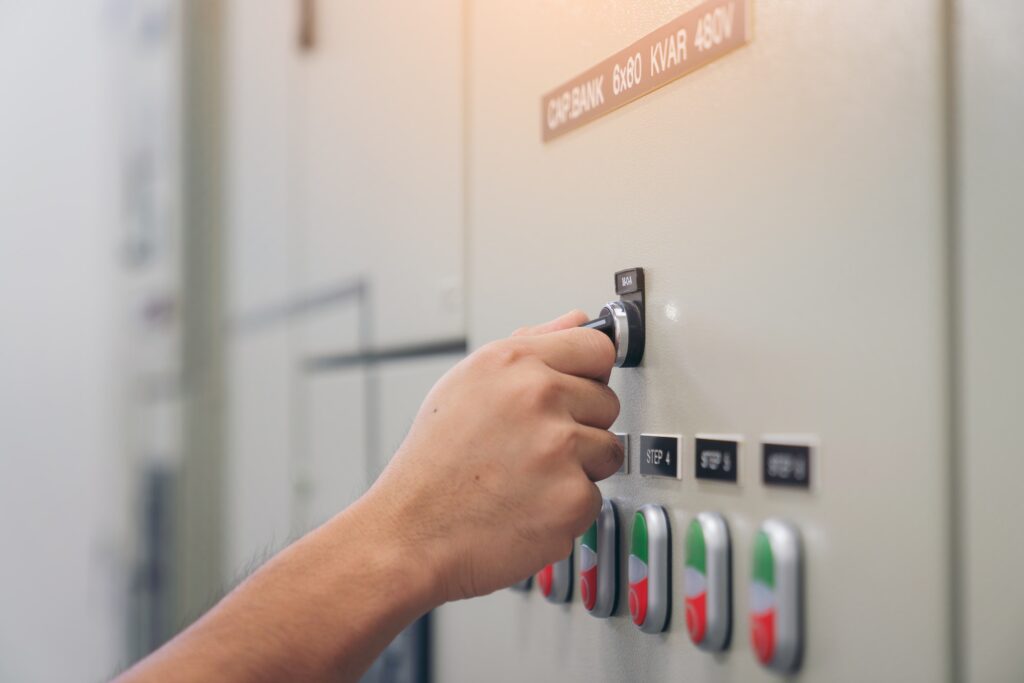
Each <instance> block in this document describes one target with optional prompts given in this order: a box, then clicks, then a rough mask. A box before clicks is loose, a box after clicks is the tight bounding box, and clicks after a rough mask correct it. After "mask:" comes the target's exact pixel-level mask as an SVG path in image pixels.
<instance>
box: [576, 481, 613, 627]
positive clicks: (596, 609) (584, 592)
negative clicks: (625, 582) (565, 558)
mask: <svg viewBox="0 0 1024 683" xmlns="http://www.w3.org/2000/svg"><path fill="white" fill-rule="evenodd" d="M618 560H619V533H618V520H617V515H616V511H615V504H614V503H613V502H612V501H610V500H608V499H607V498H605V499H604V500H603V501H602V503H601V512H600V513H598V515H597V519H596V520H594V523H593V524H591V525H590V528H589V529H587V532H586V533H585V534H583V537H582V538H581V539H580V598H581V599H582V600H583V606H584V607H585V608H586V610H587V611H588V612H590V614H591V615H592V616H595V617H599V618H602V619H603V618H605V617H609V616H611V613H612V612H614V611H615V602H616V599H617V598H618V585H619V571H618V569H619V567H618Z"/></svg>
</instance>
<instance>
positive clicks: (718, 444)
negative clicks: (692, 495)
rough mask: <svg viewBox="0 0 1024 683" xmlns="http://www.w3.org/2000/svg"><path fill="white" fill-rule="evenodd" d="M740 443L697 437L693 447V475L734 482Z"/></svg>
mask: <svg viewBox="0 0 1024 683" xmlns="http://www.w3.org/2000/svg"><path fill="white" fill-rule="evenodd" d="M739 450H740V445H739V443H737V442H735V441H726V440H721V439H701V438H698V439H697V445H696V448H694V453H693V460H694V475H695V476H696V477H697V478H698V479H712V480H714V481H728V482H732V483H736V472H737V471H738V470H739Z"/></svg>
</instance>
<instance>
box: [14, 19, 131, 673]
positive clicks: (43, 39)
mask: <svg viewBox="0 0 1024 683" xmlns="http://www.w3.org/2000/svg"><path fill="white" fill-rule="evenodd" d="M107 4H109V3H105V2H103V1H102V0H75V2H59V1H56V0H45V1H44V0H13V1H10V0H7V1H4V2H0V539H2V542H3V550H2V553H0V604H2V607H0V680H5V681H7V680H11V681H13V680H17V681H44V680H45V681H57V680H68V681H70V680H97V679H100V678H103V677H106V676H109V675H110V673H111V672H112V670H113V668H114V667H115V666H116V664H117V662H118V660H119V659H120V657H121V641H122V634H121V632H120V628H119V626H118V624H119V619H120V614H119V612H120V610H121V609H122V607H121V606H120V605H119V604H118V601H117V598H116V595H117V590H118V583H117V581H118V580H119V577H118V574H117V572H116V566H117V564H118V558H117V555H116V550H115V549H116V548H117V547H118V543H117V538H118V536H119V534H120V532H119V528H120V527H119V525H122V524H124V520H123V517H124V515H123V508H122V506H121V502H122V501H123V498H122V497H120V496H121V495H122V492H123V491H124V487H123V486H122V485H121V484H122V482H123V477H124V471H123V470H124V468H123V467H118V460H117V459H118V455H117V453H118V431H117V427H118V425H117V415H116V413H115V409H114V408H115V405H116V398H117V396H116V394H117V389H116V384H115V378H116V365H115V362H116V353H117V349H116V347H115V344H116V336H115V332H116V325H115V315H116V311H117V300H116V292H117V283H116V279H115V278H116V272H117V269H116V257H117V251H116V247H117V230H118V228H117V226H118V218H119V203H118V202H119V199H118V196H117V187H118V177H117V158H116V155H115V150H116V147H115V137H114V136H115V133H116V129H115V127H114V124H113V122H112V120H113V115H112V114H113V112H112V109H113V106H112V105H113V102H112V100H113V98H112V97H111V91H110V88H109V86H110V85H111V83H110V82H109V81H108V80H107V74H108V66H109V62H108V59H109V55H108V54H107V48H106V44H105V41H104V37H105V28H104V27H105V16H107V15H105V14H104V6H105V5H107ZM120 579H123V577H120Z"/></svg>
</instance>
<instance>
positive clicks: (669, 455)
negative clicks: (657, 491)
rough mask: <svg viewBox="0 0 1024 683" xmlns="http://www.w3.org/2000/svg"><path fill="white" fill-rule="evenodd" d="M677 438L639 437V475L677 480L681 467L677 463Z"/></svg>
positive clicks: (644, 435)
mask: <svg viewBox="0 0 1024 683" xmlns="http://www.w3.org/2000/svg"><path fill="white" fill-rule="evenodd" d="M679 442H680V438H679V437H678V436H659V435H656V434H641V435H640V474H646V475H648V476H652V477H672V478H673V479H679V478H680V476H679V474H680V472H682V467H681V466H680V463H679V457H680V452H679Z"/></svg>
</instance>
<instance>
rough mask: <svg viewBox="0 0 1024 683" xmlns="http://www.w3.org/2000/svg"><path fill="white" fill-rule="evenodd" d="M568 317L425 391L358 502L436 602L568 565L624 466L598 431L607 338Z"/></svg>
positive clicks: (607, 406)
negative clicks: (383, 526)
mask: <svg viewBox="0 0 1024 683" xmlns="http://www.w3.org/2000/svg"><path fill="white" fill-rule="evenodd" d="M586 319H587V317H586V315H585V314H584V313H582V312H580V311H574V312H572V313H569V314H566V315H564V316H562V317H560V318H558V319H556V320H553V321H551V322H549V323H546V324H544V325H540V326H538V327H534V328H523V329H521V330H518V331H517V332H516V333H515V334H514V335H513V336H512V337H510V338H508V339H504V340H501V341H497V342H493V343H491V344H488V345H486V346H484V347H482V348H481V349H479V350H478V351H476V352H475V353H473V354H471V355H470V356H468V357H467V358H465V359H464V360H463V361H462V362H460V363H459V364H458V365H456V366H455V367H454V368H453V369H452V370H451V371H449V372H448V373H447V374H446V375H445V376H444V377H442V378H441V380H440V381H439V382H438V383H437V384H436V385H435V386H434V388H433V389H432V390H431V392H430V394H429V395H428V396H427V398H426V400H425V401H424V402H423V405H422V407H421V408H420V411H419V414H418V415H417V417H416V420H415V422H414V423H413V426H412V429H411V431H410V433H409V435H408V437H407V438H406V440H405V442H404V443H403V444H402V446H401V448H400V449H399V450H398V452H397V453H396V454H395V457H394V458H393V459H392V461H391V463H390V464H389V465H388V467H387V468H386V469H385V471H384V473H383V474H382V475H381V477H380V478H379V479H378V481H377V483H376V484H375V485H374V486H373V488H372V489H371V490H370V491H369V492H368V494H367V496H366V497H365V498H364V500H363V501H361V502H360V505H362V506H364V509H365V507H370V508H371V509H374V511H375V514H374V517H375V518H377V519H381V520H386V521H387V524H388V526H387V529H388V530H387V531H386V532H385V533H388V534H389V535H391V536H392V537H393V539H394V540H395V541H396V542H398V543H401V544H404V545H405V546H406V548H407V551H408V556H409V557H410V561H413V562H415V563H416V564H417V566H418V567H419V569H421V570H423V571H427V572H431V573H432V576H433V581H432V583H433V585H434V586H435V587H436V590H437V593H436V594H435V595H434V596H433V597H434V602H436V603H440V602H444V601H448V600H455V599H459V598H468V597H473V596H477V595H484V594H487V593H490V592H492V591H494V590H496V589H499V588H503V587H505V586H508V585H511V584H512V583H514V582H516V581H519V580H522V579H524V578H526V577H527V576H530V575H531V574H533V573H534V572H536V571H538V570H540V569H541V568H542V567H543V566H544V565H545V564H548V563H550V562H554V561H557V560H561V559H564V558H565V557H566V556H567V555H568V554H569V552H570V551H571V549H572V544H573V542H574V539H575V537H576V536H579V535H580V534H582V533H583V532H584V531H585V530H586V528H587V527H588V526H589V525H590V524H591V522H593V520H594V518H595V517H596V516H597V513H598V512H599V510H600V507H601V493H600V491H599V490H598V488H597V487H596V486H595V485H594V482H595V481H599V480H601V479H604V478H606V477H608V476H610V475H611V474H613V473H614V472H616V471H617V470H618V469H619V467H620V465H621V464H622V459H623V457H624V454H623V451H622V447H621V446H620V444H619V442H618V440H617V439H616V438H615V437H614V435H612V434H611V433H610V432H608V431H607V429H608V428H609V427H610V426H611V424H612V423H613V422H614V421H615V418H616V417H617V416H618V413H619V401H618V399H617V398H616V396H615V394H614V392H612V390H611V389H609V388H608V386H607V381H608V376H609V374H610V372H611V368H612V365H613V363H614V360H615V349H614V346H613V345H612V343H611V341H610V340H609V339H608V338H607V337H606V336H605V335H603V334H601V333H600V332H597V331H594V330H589V329H582V328H580V327H579V325H580V324H582V323H583V322H586Z"/></svg>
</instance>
